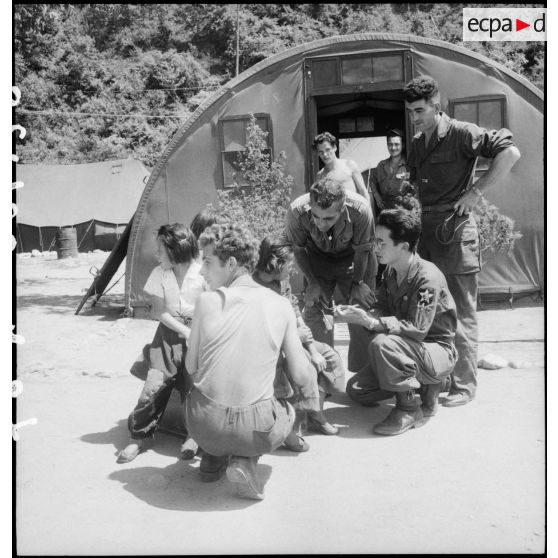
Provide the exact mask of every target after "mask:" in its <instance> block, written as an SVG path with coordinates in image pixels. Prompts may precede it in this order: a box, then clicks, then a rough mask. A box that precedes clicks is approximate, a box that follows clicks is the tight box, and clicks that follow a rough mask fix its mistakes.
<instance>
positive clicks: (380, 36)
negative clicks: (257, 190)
mask: <svg viewBox="0 0 558 558" xmlns="http://www.w3.org/2000/svg"><path fill="white" fill-rule="evenodd" d="M360 41H392V42H394V41H400V42H407V43H409V46H410V45H411V44H424V45H430V46H434V47H438V48H440V49H444V50H451V51H453V52H455V53H457V54H459V55H462V56H463V57H464V58H471V59H475V60H478V61H479V62H481V63H482V64H486V65H488V66H493V67H495V68H496V69H498V70H499V71H500V72H502V73H504V74H506V75H508V76H509V77H510V78H512V79H513V80H515V81H517V82H518V83H519V84H521V85H522V86H524V87H525V88H526V89H527V90H528V91H529V92H530V93H532V94H534V95H535V96H536V97H538V98H539V99H540V100H541V101H542V100H543V93H542V91H541V90H540V89H538V88H537V87H535V86H534V85H533V84H532V83H530V82H529V81H528V80H527V79H525V78H524V77H522V76H520V75H519V74H517V73H516V72H514V71H512V70H510V69H509V68H506V67H505V66H504V65H502V64H500V63H499V62H494V61H493V60H490V58H487V57H486V56H484V55H482V54H478V53H476V52H473V51H472V50H468V49H466V48H463V47H460V46H456V45H453V44H451V43H448V42H446V41H439V40H437V39H426V38H423V37H418V36H416V35H405V34H400V33H355V34H351V35H336V36H334V37H328V38H325V39H319V40H317V41H312V42H310V43H304V44H302V45H299V46H296V47H292V48H289V49H287V50H285V51H283V52H280V53H278V54H274V55H272V56H270V57H269V58H266V59H265V60H262V61H260V62H258V63H257V64H254V65H253V66H251V67H250V68H248V69H247V70H244V72H242V73H240V74H239V75H238V76H237V77H235V78H233V79H231V80H229V81H228V82H227V83H226V84H224V85H223V86H222V87H220V88H219V89H218V90H217V91H215V93H214V94H213V95H211V96H210V97H208V98H207V99H206V100H205V101H204V102H203V103H201V104H200V105H199V106H198V108H197V109H196V110H195V111H194V112H193V113H192V115H191V116H190V118H188V120H187V121H186V122H185V123H184V124H183V125H182V126H181V127H180V128H179V129H178V130H177V132H176V133H175V135H174V136H173V138H172V139H171V141H170V143H169V145H168V146H167V149H165V151H164V152H163V154H162V156H161V157H160V158H159V160H158V162H157V165H156V166H155V168H154V169H153V173H152V179H155V178H156V176H157V175H158V171H159V170H160V167H161V166H162V164H163V161H165V160H166V158H167V155H169V154H170V152H172V150H173V149H174V147H175V146H176V145H177V144H178V142H179V141H180V139H181V138H182V136H183V135H184V134H185V133H186V132H187V131H188V130H189V128H191V126H192V125H193V124H194V123H195V122H196V120H197V119H198V118H199V117H200V116H201V114H203V113H204V112H205V111H206V110H207V109H208V108H209V107H210V106H211V105H213V104H214V103H216V102H217V101H218V100H219V99H221V97H223V96H224V95H225V94H226V93H228V92H229V91H231V90H234V88H235V87H237V86H238V85H240V84H241V83H242V82H244V81H246V80H248V79H249V78H250V77H252V76H253V75H255V74H257V73H258V72H260V71H262V70H264V69H266V68H269V67H270V66H273V65H274V64H277V63H279V62H283V61H285V60H287V59H288V58H293V57H296V56H299V55H301V54H306V53H310V52H311V51H312V50H317V49H320V48H323V47H326V46H329V45H336V44H342V43H351V42H360ZM150 182H151V180H150Z"/></svg>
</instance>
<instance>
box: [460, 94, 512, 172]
mask: <svg viewBox="0 0 558 558" xmlns="http://www.w3.org/2000/svg"><path fill="white" fill-rule="evenodd" d="M449 114H450V116H452V117H453V118H455V119H456V120H464V121H465V122H472V123H473V124H476V125H477V126H480V127H481V128H486V129H488V130H499V129H500V128H504V127H506V126H507V121H506V98H505V96H503V95H496V96H480V97H469V98H467V99H455V100H452V99H450V101H449ZM489 167H490V164H489V161H488V159H485V158H484V157H479V158H478V161H477V167H476V170H477V171H481V172H482V171H485V170H487V169H488V168H489Z"/></svg>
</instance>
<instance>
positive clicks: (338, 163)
mask: <svg viewBox="0 0 558 558" xmlns="http://www.w3.org/2000/svg"><path fill="white" fill-rule="evenodd" d="M312 148H313V149H315V150H316V151H317V152H318V156H319V157H320V159H321V160H322V162H323V164H324V168H323V169H320V171H319V172H318V175H317V177H316V180H321V179H322V178H329V179H331V180H334V181H335V182H340V183H341V184H342V185H343V187H344V188H345V191H351V192H356V193H357V194H360V195H361V196H363V197H364V198H366V200H367V201H368V202H369V203H370V195H369V194H368V190H367V189H366V186H365V185H364V180H362V175H361V174H360V171H359V170H358V166H357V164H356V163H355V162H354V161H352V160H351V159H339V158H338V157H337V139H336V138H335V136H334V135H332V134H330V133H329V132H323V133H321V134H318V135H317V136H316V137H315V138H314V139H313V140H312Z"/></svg>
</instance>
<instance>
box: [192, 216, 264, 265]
mask: <svg viewBox="0 0 558 558" xmlns="http://www.w3.org/2000/svg"><path fill="white" fill-rule="evenodd" d="M200 245H201V247H202V248H204V249H205V247H206V246H213V249H214V250H215V254H216V255H217V257H218V258H219V259H220V260H221V261H222V262H226V261H227V260H228V259H229V258H231V257H234V258H235V259H236V261H237V262H238V264H239V265H241V266H243V267H245V268H246V269H247V270H248V272H249V273H252V271H254V267H255V265H256V261H257V252H258V246H257V242H256V239H255V238H254V236H253V235H252V233H251V232H250V231H249V230H248V229H247V228H246V227H243V226H240V225H232V224H230V223H220V224H219V223H216V224H214V225H211V227H208V228H207V229H205V231H204V232H203V233H202V234H201V235H200Z"/></svg>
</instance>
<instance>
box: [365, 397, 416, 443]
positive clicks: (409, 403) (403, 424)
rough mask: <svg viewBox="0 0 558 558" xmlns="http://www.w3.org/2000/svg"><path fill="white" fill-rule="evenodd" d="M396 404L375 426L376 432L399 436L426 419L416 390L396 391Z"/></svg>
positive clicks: (383, 434)
mask: <svg viewBox="0 0 558 558" xmlns="http://www.w3.org/2000/svg"><path fill="white" fill-rule="evenodd" d="M395 400H396V404H395V407H394V408H393V409H392V410H391V412H390V414H389V415H388V416H387V417H386V418H385V419H384V421H383V422H380V423H379V424H377V425H376V426H375V427H374V433H375V434H381V435H382V436H397V435H398V434H403V432H407V430H409V429H411V428H419V427H420V426H422V425H423V424H424V423H425V422H426V419H425V418H424V416H423V414H422V409H421V407H420V398H419V397H418V396H417V395H416V394H415V391H414V390H412V389H411V390H409V391H398V392H396V393H395Z"/></svg>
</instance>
